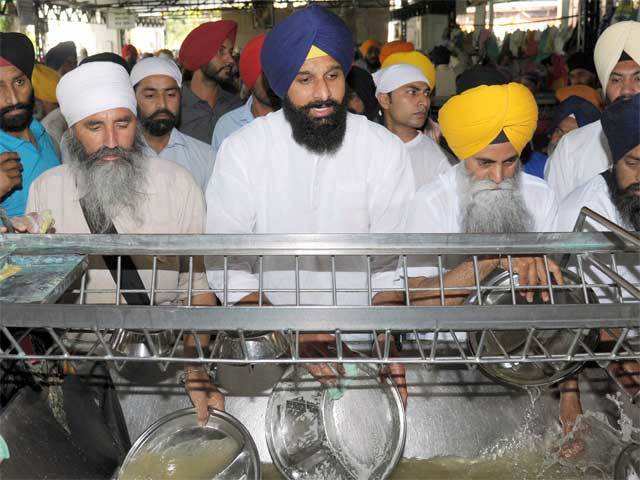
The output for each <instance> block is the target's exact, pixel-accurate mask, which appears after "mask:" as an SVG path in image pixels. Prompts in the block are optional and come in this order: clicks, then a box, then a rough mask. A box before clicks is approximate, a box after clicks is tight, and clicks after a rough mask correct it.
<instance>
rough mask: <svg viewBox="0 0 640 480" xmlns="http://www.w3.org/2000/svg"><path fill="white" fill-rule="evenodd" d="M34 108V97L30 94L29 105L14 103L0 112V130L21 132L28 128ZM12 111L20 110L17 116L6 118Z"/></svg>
mask: <svg viewBox="0 0 640 480" xmlns="http://www.w3.org/2000/svg"><path fill="white" fill-rule="evenodd" d="M35 106H36V97H35V96H34V94H33V93H32V94H31V98H30V99H29V103H16V104H15V105H9V106H7V107H4V108H3V109H1V110H0V130H3V131H5V132H22V131H23V130H25V129H27V128H29V125H31V121H32V120H33V111H34V109H35ZM14 110H22V113H20V114H18V115H13V116H11V117H9V116H8V113H10V112H13V111H14Z"/></svg>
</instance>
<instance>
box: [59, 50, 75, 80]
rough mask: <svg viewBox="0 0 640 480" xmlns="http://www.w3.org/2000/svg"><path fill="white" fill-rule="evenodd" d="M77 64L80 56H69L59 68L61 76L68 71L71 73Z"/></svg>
mask: <svg viewBox="0 0 640 480" xmlns="http://www.w3.org/2000/svg"><path fill="white" fill-rule="evenodd" d="M77 66H78V57H76V56H75V55H74V56H72V57H69V58H67V59H66V60H65V61H64V63H63V64H62V66H61V67H60V68H59V69H58V73H59V74H60V76H63V75H65V74H66V73H69V72H70V71H71V70H73V69H74V68H76V67H77Z"/></svg>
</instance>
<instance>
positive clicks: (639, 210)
mask: <svg viewBox="0 0 640 480" xmlns="http://www.w3.org/2000/svg"><path fill="white" fill-rule="evenodd" d="M611 177H612V179H611V180H609V179H607V185H608V186H609V195H610V196H611V201H612V202H613V204H614V205H615V207H616V209H617V210H618V213H619V214H620V217H621V218H622V220H623V221H624V222H625V223H626V224H627V225H630V226H632V227H633V228H634V229H635V230H637V231H638V230H640V196H638V195H637V192H640V183H633V184H631V185H629V186H628V187H627V188H625V189H624V190H622V189H621V188H620V187H619V185H618V182H617V180H616V179H615V178H616V175H615V168H614V170H613V172H612V175H611Z"/></svg>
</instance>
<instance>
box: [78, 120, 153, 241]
mask: <svg viewBox="0 0 640 480" xmlns="http://www.w3.org/2000/svg"><path fill="white" fill-rule="evenodd" d="M143 148H144V143H143V140H142V134H141V133H140V132H138V133H137V134H136V138H135V141H134V144H133V146H132V147H131V148H129V149H125V148H122V147H116V148H108V147H102V148H100V149H99V150H98V151H97V152H94V153H92V154H87V152H86V151H85V149H84V147H83V146H82V144H81V143H80V141H79V140H78V139H77V138H76V137H75V135H74V134H73V130H71V135H70V137H69V139H68V142H67V150H68V152H69V157H68V159H67V164H68V165H69V167H70V168H71V170H72V172H73V173H74V175H75V178H76V183H77V185H78V191H79V194H80V196H81V198H82V200H83V203H84V206H85V207H86V213H87V215H88V216H89V218H88V219H87V220H88V222H90V223H92V224H93V225H96V226H97V227H98V232H97V233H104V232H106V231H107V229H108V227H109V226H110V225H111V222H112V221H113V220H115V219H116V218H117V217H118V216H120V215H123V214H124V215H127V216H128V217H129V218H131V219H132V220H133V221H134V222H136V223H138V224H140V223H142V218H141V216H140V213H141V212H140V206H141V204H142V202H143V200H144V198H145V194H144V193H143V192H144V188H145V185H146V181H147V179H146V168H145V162H144V156H143V153H142V152H143ZM109 155H117V156H119V157H120V158H119V159H118V160H113V161H108V162H104V161H102V158H104V157H105V156H109Z"/></svg>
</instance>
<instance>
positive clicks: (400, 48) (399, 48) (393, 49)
mask: <svg viewBox="0 0 640 480" xmlns="http://www.w3.org/2000/svg"><path fill="white" fill-rule="evenodd" d="M414 50H415V47H414V46H413V43H411V42H405V41H404V40H394V41H393V42H389V43H385V44H384V45H383V46H382V48H381V49H380V63H384V61H385V60H386V59H387V58H388V57H389V56H390V55H393V54H394V53H407V52H413V51H414Z"/></svg>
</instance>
